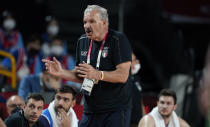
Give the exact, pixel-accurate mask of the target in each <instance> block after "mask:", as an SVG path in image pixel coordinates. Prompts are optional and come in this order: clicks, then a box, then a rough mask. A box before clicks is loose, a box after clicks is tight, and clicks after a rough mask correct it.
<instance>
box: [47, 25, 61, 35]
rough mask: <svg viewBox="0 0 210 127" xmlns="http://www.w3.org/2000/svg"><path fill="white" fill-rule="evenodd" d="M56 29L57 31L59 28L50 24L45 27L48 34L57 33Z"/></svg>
mask: <svg viewBox="0 0 210 127" xmlns="http://www.w3.org/2000/svg"><path fill="white" fill-rule="evenodd" d="M58 31H59V28H58V26H56V25H51V26H49V27H48V28H47V32H48V34H50V35H57V34H58Z"/></svg>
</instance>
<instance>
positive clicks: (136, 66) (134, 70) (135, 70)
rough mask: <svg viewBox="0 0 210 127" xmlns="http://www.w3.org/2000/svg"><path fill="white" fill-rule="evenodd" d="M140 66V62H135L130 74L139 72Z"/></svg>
mask: <svg viewBox="0 0 210 127" xmlns="http://www.w3.org/2000/svg"><path fill="white" fill-rule="evenodd" d="M140 68H141V65H140V64H135V65H134V69H132V70H131V74H132V75H135V74H137V73H138V72H139V70H140Z"/></svg>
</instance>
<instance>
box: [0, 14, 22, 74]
mask: <svg viewBox="0 0 210 127" xmlns="http://www.w3.org/2000/svg"><path fill="white" fill-rule="evenodd" d="M15 28H16V20H15V18H14V16H13V15H12V13H11V12H9V11H4V12H3V28H0V50H3V51H6V52H8V53H11V54H12V55H13V56H14V57H15V60H16V68H17V70H19V69H20V67H21V65H22V63H23V58H24V57H23V56H24V44H23V40H22V35H21V33H20V32H19V31H18V30H17V29H15ZM1 67H3V68H6V69H10V68H11V62H10V60H9V59H8V58H5V59H3V61H2V63H1Z"/></svg>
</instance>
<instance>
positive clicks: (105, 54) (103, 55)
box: [102, 47, 109, 58]
mask: <svg viewBox="0 0 210 127" xmlns="http://www.w3.org/2000/svg"><path fill="white" fill-rule="evenodd" d="M108 49H109V47H104V49H103V51H102V57H103V58H106V57H107V55H108Z"/></svg>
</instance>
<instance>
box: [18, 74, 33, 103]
mask: <svg viewBox="0 0 210 127" xmlns="http://www.w3.org/2000/svg"><path fill="white" fill-rule="evenodd" d="M28 81H29V80H28V77H24V78H23V79H22V80H21V81H20V84H19V88H18V95H19V96H21V97H22V98H23V99H24V100H26V97H27V95H28V93H29V86H30V83H29V82H28Z"/></svg>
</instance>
